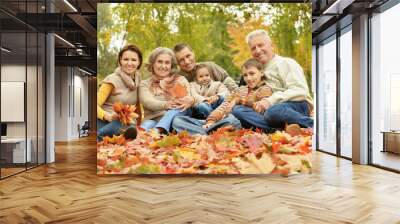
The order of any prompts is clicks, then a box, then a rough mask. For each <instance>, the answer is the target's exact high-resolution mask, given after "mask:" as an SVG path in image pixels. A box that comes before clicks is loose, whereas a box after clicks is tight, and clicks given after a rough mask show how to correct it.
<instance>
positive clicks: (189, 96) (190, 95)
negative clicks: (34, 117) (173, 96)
mask: <svg viewBox="0 0 400 224" xmlns="http://www.w3.org/2000/svg"><path fill="white" fill-rule="evenodd" d="M178 82H180V83H181V84H183V85H184V86H185V88H186V92H187V95H186V96H185V97H183V99H182V100H183V101H184V102H188V103H190V104H191V105H193V104H194V103H195V102H196V99H195V97H194V96H193V93H192V91H191V86H190V84H189V82H188V80H187V79H186V78H185V77H183V76H181V77H179V80H178Z"/></svg>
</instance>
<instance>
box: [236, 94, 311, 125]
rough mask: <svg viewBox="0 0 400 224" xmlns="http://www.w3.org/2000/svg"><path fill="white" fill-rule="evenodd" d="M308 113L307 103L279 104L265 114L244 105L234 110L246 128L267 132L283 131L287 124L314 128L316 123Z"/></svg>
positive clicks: (237, 106)
mask: <svg viewBox="0 0 400 224" xmlns="http://www.w3.org/2000/svg"><path fill="white" fill-rule="evenodd" d="M308 113H309V112H308V105H307V102H306V101H299V102H292V101H290V102H284V103H279V104H276V105H274V106H272V107H270V108H269V109H267V111H265V112H264V114H260V113H257V112H255V111H254V110H253V109H252V108H250V107H246V106H243V105H236V106H234V107H233V109H232V114H233V115H235V117H237V119H239V120H240V122H241V123H242V126H243V127H244V128H261V129H263V130H264V131H265V132H274V131H275V129H283V128H284V127H285V123H287V124H299V125H300V126H301V127H307V128H309V127H313V124H314V121H313V119H312V118H310V117H309V116H308Z"/></svg>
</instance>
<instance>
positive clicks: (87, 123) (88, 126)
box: [82, 121, 90, 129]
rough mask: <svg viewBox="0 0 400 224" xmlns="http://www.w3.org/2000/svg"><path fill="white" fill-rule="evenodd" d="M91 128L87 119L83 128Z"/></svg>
mask: <svg viewBox="0 0 400 224" xmlns="http://www.w3.org/2000/svg"><path fill="white" fill-rule="evenodd" d="M89 128H90V123H89V121H85V123H84V124H83V125H82V129H89Z"/></svg>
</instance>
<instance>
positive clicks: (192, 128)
mask: <svg viewBox="0 0 400 224" xmlns="http://www.w3.org/2000/svg"><path fill="white" fill-rule="evenodd" d="M204 124H206V121H205V120H199V119H196V118H192V117H189V116H178V117H175V119H174V121H173V122H172V128H173V129H174V130H176V132H178V133H179V132H181V131H185V130H186V131H188V132H189V133H190V134H201V135H206V134H207V133H209V132H211V131H214V130H216V129H218V128H220V127H223V126H226V125H232V126H233V127H234V128H235V129H240V128H242V127H241V125H240V121H239V120H238V119H236V118H235V117H234V116H233V115H231V114H229V115H228V116H227V117H226V118H224V119H222V120H220V121H218V122H216V123H215V124H213V125H212V126H210V127H209V128H207V129H204V128H203V125H204Z"/></svg>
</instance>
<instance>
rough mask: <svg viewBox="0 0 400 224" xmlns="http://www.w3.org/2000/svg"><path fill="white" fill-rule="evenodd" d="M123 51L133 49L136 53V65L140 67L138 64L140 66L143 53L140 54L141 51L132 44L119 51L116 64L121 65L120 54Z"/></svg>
mask: <svg viewBox="0 0 400 224" xmlns="http://www.w3.org/2000/svg"><path fill="white" fill-rule="evenodd" d="M125 51H133V52H135V53H136V54H137V55H138V57H139V66H138V67H137V69H140V66H142V62H143V55H142V52H141V51H140V50H139V48H138V47H137V46H136V45H133V44H129V45H126V46H125V47H123V48H122V49H121V50H120V51H119V53H118V61H117V65H121V59H122V55H123V54H124V52H125Z"/></svg>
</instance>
